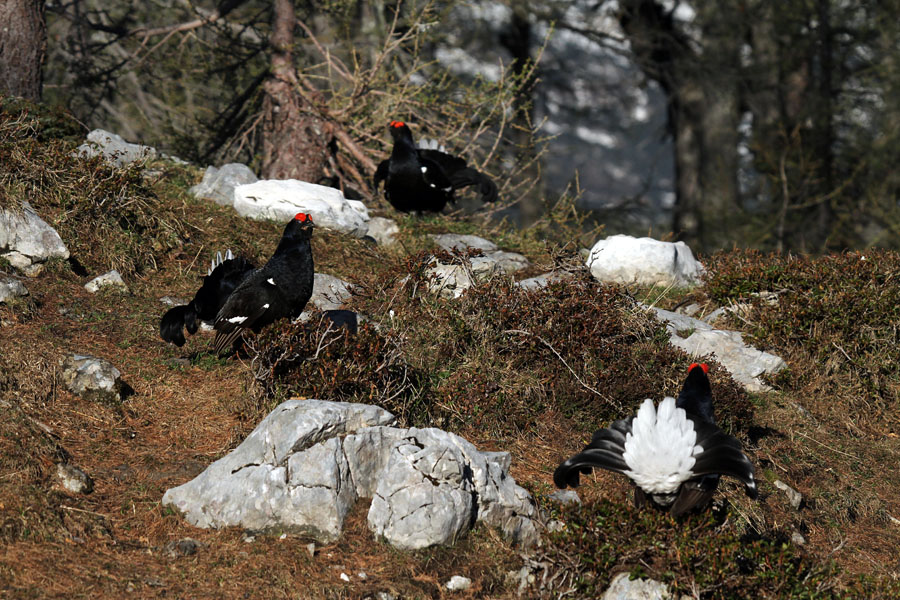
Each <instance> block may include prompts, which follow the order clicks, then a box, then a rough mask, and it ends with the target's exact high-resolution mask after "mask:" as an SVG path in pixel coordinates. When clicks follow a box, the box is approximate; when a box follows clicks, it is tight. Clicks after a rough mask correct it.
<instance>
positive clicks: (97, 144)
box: [76, 129, 157, 167]
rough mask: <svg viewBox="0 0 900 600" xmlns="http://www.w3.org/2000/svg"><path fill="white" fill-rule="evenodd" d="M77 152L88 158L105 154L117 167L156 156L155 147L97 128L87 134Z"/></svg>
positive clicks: (105, 157) (104, 156) (108, 160)
mask: <svg viewBox="0 0 900 600" xmlns="http://www.w3.org/2000/svg"><path fill="white" fill-rule="evenodd" d="M76 152H78V153H79V154H82V155H84V156H86V157H88V158H92V157H94V156H103V158H104V159H105V160H106V161H107V162H108V163H110V164H112V165H114V166H116V167H124V166H125V165H129V164H131V163H133V162H136V161H140V160H152V159H154V158H156V156H157V152H156V149H155V148H151V147H150V146H143V145H141V144H131V143H129V142H126V141H125V140H124V139H122V136H120V135H118V134H115V133H111V132H109V131H104V130H103V129H95V130H93V131H92V132H90V133H89V134H88V135H87V142H85V143H84V144H82V145H80V146H78V148H76Z"/></svg>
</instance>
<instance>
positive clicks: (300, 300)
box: [214, 213, 314, 353]
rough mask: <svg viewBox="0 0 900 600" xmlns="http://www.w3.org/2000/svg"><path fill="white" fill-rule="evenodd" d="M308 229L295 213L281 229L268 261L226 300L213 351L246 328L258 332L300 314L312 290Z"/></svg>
mask: <svg viewBox="0 0 900 600" xmlns="http://www.w3.org/2000/svg"><path fill="white" fill-rule="evenodd" d="M312 229H313V222H312V218H311V217H310V216H309V215H307V214H304V213H298V214H297V215H296V216H295V217H294V218H293V219H292V220H291V222H290V223H288V224H287V226H286V227H285V228H284V234H283V235H282V236H281V241H280V242H279V243H278V247H277V248H276V249H275V253H274V254H273V255H272V258H270V259H269V262H267V263H266V264H265V265H263V267H262V268H261V269H257V270H256V271H254V272H252V273H251V274H250V275H248V276H247V278H246V279H244V281H243V282H242V283H241V285H240V286H238V288H237V289H236V290H234V292H232V294H231V295H230V296H229V297H228V300H226V301H225V304H224V305H223V306H222V308H221V310H219V314H218V316H217V317H216V322H215V329H216V339H215V342H214V347H215V350H216V352H218V353H222V352H224V351H226V350H228V349H230V348H231V347H232V346H234V345H235V343H237V342H238V340H240V339H241V336H242V334H243V332H244V331H245V330H247V329H250V330H253V331H254V332H256V333H259V330H260V329H262V328H263V327H265V326H266V325H268V324H270V323H272V322H274V321H277V320H278V319H282V318H285V317H290V318H295V317H298V316H299V315H300V313H301V312H303V308H304V307H305V306H306V303H307V302H309V299H310V297H311V296H312V290H313V275H314V271H313V257H312V247H311V244H310V238H311V237H312Z"/></svg>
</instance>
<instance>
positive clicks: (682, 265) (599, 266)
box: [586, 235, 703, 287]
mask: <svg viewBox="0 0 900 600" xmlns="http://www.w3.org/2000/svg"><path fill="white" fill-rule="evenodd" d="M586 264H587V266H588V268H589V269H590V270H591V274H592V275H593V276H594V278H595V279H597V280H598V281H601V282H604V283H622V284H632V283H635V284H638V285H660V286H674V287H692V286H695V285H697V284H698V283H700V278H701V276H702V274H703V265H701V264H700V263H699V262H698V261H697V260H696V259H695V258H694V254H693V253H692V252H691V249H690V248H688V247H687V245H686V244H685V243H684V242H675V243H672V242H661V241H659V240H654V239H652V238H647V237H644V238H634V237H631V236H629V235H613V236H610V237H608V238H606V239H604V240H600V241H599V242H597V243H596V244H594V247H593V248H591V251H590V254H588V257H587V260H586Z"/></svg>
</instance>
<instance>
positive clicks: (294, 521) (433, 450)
mask: <svg viewBox="0 0 900 600" xmlns="http://www.w3.org/2000/svg"><path fill="white" fill-rule="evenodd" d="M393 422H394V417H393V415H391V414H390V413H388V412H387V411H385V410H383V409H381V408H378V407H376V406H367V405H363V404H347V403H340V402H325V401H321V400H289V401H287V402H285V403H283V404H281V405H279V406H278V407H277V408H276V409H275V410H274V411H273V412H272V413H270V414H269V415H268V416H267V417H266V418H265V419H263V421H262V422H261V423H260V424H259V425H258V426H257V427H256V429H254V430H253V432H252V433H251V434H250V435H249V436H248V437H247V439H246V440H244V442H243V443H242V444H241V445H240V446H238V447H237V448H236V449H235V450H234V451H232V452H231V453H230V454H228V455H227V456H225V457H224V458H222V459H220V460H218V461H216V462H215V463H213V464H212V465H210V466H209V468H207V469H206V471H204V472H203V473H202V474H201V475H199V476H198V477H197V478H195V479H194V480H192V481H190V482H188V483H186V484H184V485H181V486H179V487H176V488H172V489H170V490H168V491H167V492H166V493H165V495H164V496H163V504H165V505H171V506H174V507H176V508H177V509H178V510H180V511H181V512H182V513H184V515H185V518H186V519H187V520H188V521H189V522H190V523H192V524H194V525H196V526H198V527H226V526H241V527H245V528H248V529H260V530H279V531H282V530H289V531H297V532H301V533H304V534H307V535H311V536H313V537H315V538H316V539H317V540H319V541H320V542H323V543H324V542H330V541H333V540H334V539H336V538H337V537H338V536H339V535H340V531H341V528H342V526H343V520H344V517H345V516H346V514H347V511H349V509H350V507H351V506H352V505H353V502H355V501H356V500H357V498H373V501H372V504H371V507H370V509H369V517H368V521H369V527H370V529H371V530H372V531H373V532H374V533H376V535H380V536H383V537H385V538H386V539H388V541H390V542H391V543H392V544H394V545H396V546H398V547H401V548H424V547H428V546H431V545H434V544H441V543H452V542H453V541H454V540H456V539H458V538H459V536H461V535H463V534H465V532H466V531H468V529H469V528H470V527H471V525H472V524H473V523H475V522H476V520H477V521H483V522H485V523H488V524H490V525H494V526H497V527H500V528H501V529H502V530H503V531H504V533H505V534H506V535H507V536H509V537H511V538H512V539H514V540H515V541H517V542H518V543H521V544H526V545H527V544H532V543H534V542H536V541H537V538H538V527H539V523H538V521H537V518H538V515H537V509H536V507H535V504H534V501H533V500H532V498H531V496H530V495H529V494H528V492H526V491H525V490H524V489H522V488H521V487H519V486H518V485H516V484H515V481H514V480H513V479H512V478H511V477H509V475H508V472H509V454H507V453H491V452H487V453H485V452H479V451H478V450H477V449H476V448H475V447H474V446H473V445H472V444H470V443H469V442H467V441H466V440H464V439H462V438H460V437H458V436H456V435H454V434H451V433H447V432H444V431H441V430H439V429H414V428H413V429H398V428H395V427H390V425H391V424H392V423H393Z"/></svg>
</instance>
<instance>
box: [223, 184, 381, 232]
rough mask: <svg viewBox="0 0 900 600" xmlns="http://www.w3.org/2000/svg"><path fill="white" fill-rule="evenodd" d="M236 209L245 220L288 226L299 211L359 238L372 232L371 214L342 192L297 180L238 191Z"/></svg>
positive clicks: (248, 185) (255, 185)
mask: <svg viewBox="0 0 900 600" xmlns="http://www.w3.org/2000/svg"><path fill="white" fill-rule="evenodd" d="M234 209H235V210H236V211H237V212H238V214H239V215H241V216H242V217H250V218H251V219H261V220H270V221H278V222H281V223H286V222H288V221H289V220H291V219H293V218H294V215H296V214H297V213H299V212H304V213H307V214H309V215H312V219H313V223H315V224H316V226H318V227H323V228H325V229H331V230H334V231H337V232H340V233H346V234H349V235H353V236H356V237H362V236H364V235H366V232H367V231H368V228H369V226H368V221H369V211H368V210H367V209H366V207H365V205H364V204H363V203H362V202H360V201H358V200H347V199H345V198H344V194H342V193H341V191H340V190H336V189H334V188H330V187H326V186H324V185H316V184H314V183H307V182H305V181H298V180H296V179H285V180H280V179H264V180H261V181H257V182H256V183H249V184H246V185H241V186H238V187H237V188H235V190H234Z"/></svg>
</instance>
